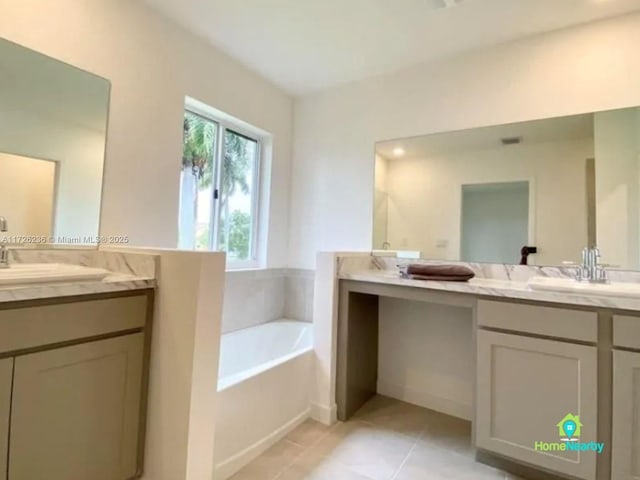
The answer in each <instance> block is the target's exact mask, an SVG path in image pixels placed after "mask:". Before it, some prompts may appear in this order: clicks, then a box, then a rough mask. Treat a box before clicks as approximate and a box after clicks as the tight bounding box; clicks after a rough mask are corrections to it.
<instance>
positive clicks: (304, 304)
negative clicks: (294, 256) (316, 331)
mask: <svg viewBox="0 0 640 480" xmlns="http://www.w3.org/2000/svg"><path fill="white" fill-rule="evenodd" d="M314 279H315V272H314V271H313V270H304V269H301V268H290V269H287V271H286V277H285V296H284V317H285V318H294V319H296V320H302V321H303V322H312V321H313V282H314Z"/></svg>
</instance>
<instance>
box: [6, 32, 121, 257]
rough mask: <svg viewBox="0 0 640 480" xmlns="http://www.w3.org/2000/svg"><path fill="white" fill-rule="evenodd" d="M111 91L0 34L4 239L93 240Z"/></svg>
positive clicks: (18, 241) (39, 241) (25, 241)
mask: <svg viewBox="0 0 640 480" xmlns="http://www.w3.org/2000/svg"><path fill="white" fill-rule="evenodd" d="M109 90H110V84H109V82H108V81H107V80H105V79H103V78H100V77H98V76H96V75H93V74H91V73H88V72H85V71H83V70H80V69H78V68H75V67H73V66H70V65H67V64H65V63H63V62H60V61H57V60H55V59H53V58H50V57H47V56H45V55H42V54H40V53H38V52H34V51H33V50H29V49H27V48H24V47H21V46H19V45H16V44H14V43H11V42H9V41H6V40H3V39H0V181H2V186H1V188H0V215H1V216H4V217H5V218H6V220H7V226H8V232H3V233H0V236H1V237H3V239H4V240H6V241H7V242H8V243H12V244H21V245H29V246H34V245H35V246H37V245H40V244H52V243H53V244H55V243H63V244H83V245H86V244H95V243H97V241H98V232H99V221H100V202H101V195H102V171H103V164H104V153H105V141H106V129H107V114H108V107H109Z"/></svg>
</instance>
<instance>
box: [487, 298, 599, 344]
mask: <svg viewBox="0 0 640 480" xmlns="http://www.w3.org/2000/svg"><path fill="white" fill-rule="evenodd" d="M478 326H481V327H490V328H500V329H502V330H510V331H514V332H523V333H533V334H536V335H545V336H549V337H556V338H566V339H570V340H579V341H583V342H594V343H595V342H597V341H598V314H597V313H596V312H584V311H580V310H570V309H568V308H556V307H541V306H537V305H523V304H519V303H503V302H492V301H487V300H480V301H479V302H478Z"/></svg>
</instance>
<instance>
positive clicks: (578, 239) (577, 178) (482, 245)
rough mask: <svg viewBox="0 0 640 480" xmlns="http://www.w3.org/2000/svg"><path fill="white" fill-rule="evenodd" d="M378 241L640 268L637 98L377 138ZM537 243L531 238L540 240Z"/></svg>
mask: <svg viewBox="0 0 640 480" xmlns="http://www.w3.org/2000/svg"><path fill="white" fill-rule="evenodd" d="M375 161H376V169H375V199H374V202H375V203H374V221H373V225H374V232H373V247H374V249H388V250H409V251H413V252H417V253H418V254H419V255H420V256H421V257H423V258H429V259H442V260H461V261H466V262H490V263H509V264H513V263H520V262H521V257H522V255H521V250H522V247H525V246H526V247H535V250H534V251H535V252H536V253H532V254H530V255H529V256H528V257H527V262H528V263H529V264H537V265H560V264H563V263H564V264H568V263H577V262H579V261H580V256H581V251H582V248H583V247H585V246H593V245H598V246H599V247H600V249H601V250H602V262H603V263H605V264H608V265H609V266H611V267H613V268H615V267H618V268H624V269H635V270H637V269H640V108H628V109H621V110H613V111H606V112H598V113H589V114H584V115H574V116H568V117H560V118H551V119H545V120H535V121H530V122H523V123H514V124H509V125H501V126H495V127H486V128H478V129H472V130H466V131H458V132H450V133H442V134H435V135H425V136H421V137H414V138H406V139H400V140H392V141H385V142H380V143H378V144H377V145H376V159H375ZM532 250H533V248H529V251H532Z"/></svg>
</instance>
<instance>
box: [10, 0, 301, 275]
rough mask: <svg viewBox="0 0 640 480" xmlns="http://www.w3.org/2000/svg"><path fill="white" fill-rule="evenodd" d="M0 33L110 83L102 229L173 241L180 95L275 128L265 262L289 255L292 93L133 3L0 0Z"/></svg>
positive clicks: (278, 262)
mask: <svg viewBox="0 0 640 480" xmlns="http://www.w3.org/2000/svg"><path fill="white" fill-rule="evenodd" d="M0 12H2V15H0V36H1V37H4V38H7V39H8V40H11V41H14V42H17V43H19V44H22V45H24V46H26V47H29V48H32V49H34V50H37V51H39V52H42V53H44V54H47V55H50V56H53V57H55V58H57V59H59V60H62V61H65V62H68V63H71V64H73V65H75V66H78V67H80V68H82V69H85V70H88V71H90V72H92V73H95V74H97V75H100V76H102V77H105V78H107V79H108V80H110V81H111V103H110V110H109V124H108V131H107V154H106V163H105V174H104V195H103V203H102V214H101V233H103V234H115V235H118V234H120V235H129V236H130V238H131V241H132V244H134V245H147V246H160V247H171V248H173V247H175V246H176V245H177V224H178V221H177V219H178V201H179V184H180V182H179V180H180V178H179V173H180V164H181V149H182V115H183V108H184V97H185V95H188V96H191V97H194V98H197V99H199V100H201V101H203V102H205V103H207V104H208V105H211V106H213V107H215V108H217V109H219V110H222V111H224V112H226V113H229V114H230V115H233V116H235V117H237V118H239V119H242V120H243V121H245V122H248V123H250V124H252V125H255V126H256V127H259V128H261V129H263V130H266V131H268V132H270V133H272V134H273V159H272V171H271V175H270V176H269V175H268V176H267V186H268V187H270V189H271V192H272V195H271V197H270V204H269V205H268V209H267V210H268V215H267V216H266V217H267V218H265V219H264V222H263V225H267V226H268V231H269V238H268V247H269V248H268V258H267V264H268V266H284V264H285V263H286V252H287V232H288V214H287V212H288V205H289V170H290V147H291V127H292V125H291V123H292V99H291V98H290V97H289V96H288V95H286V94H284V93H283V92H282V91H281V90H280V89H278V88H276V87H274V86H272V85H271V84H270V83H268V82H266V81H265V80H263V79H262V78H261V77H259V76H258V75H256V74H254V73H253V72H251V71H249V70H248V69H247V68H245V67H242V66H240V65H239V64H238V63H237V62H235V61H234V60H231V59H230V58H229V57H227V56H226V55H224V54H223V53H221V52H220V51H218V50H216V49H215V48H213V47H211V46H210V45H209V44H207V43H205V42H204V41H203V40H201V39H200V38H198V37H196V36H194V35H192V34H189V33H187V32H186V31H185V30H182V29H180V28H178V27H176V26H175V25H174V24H173V23H170V22H169V21H167V20H165V19H164V18H163V17H161V16H159V15H158V14H156V13H155V12H154V11H152V10H150V9H148V8H147V7H146V6H144V4H142V2H139V1H130V0H59V1H56V2H51V1H48V0H26V1H20V2H16V1H14V0H0Z"/></svg>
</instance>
